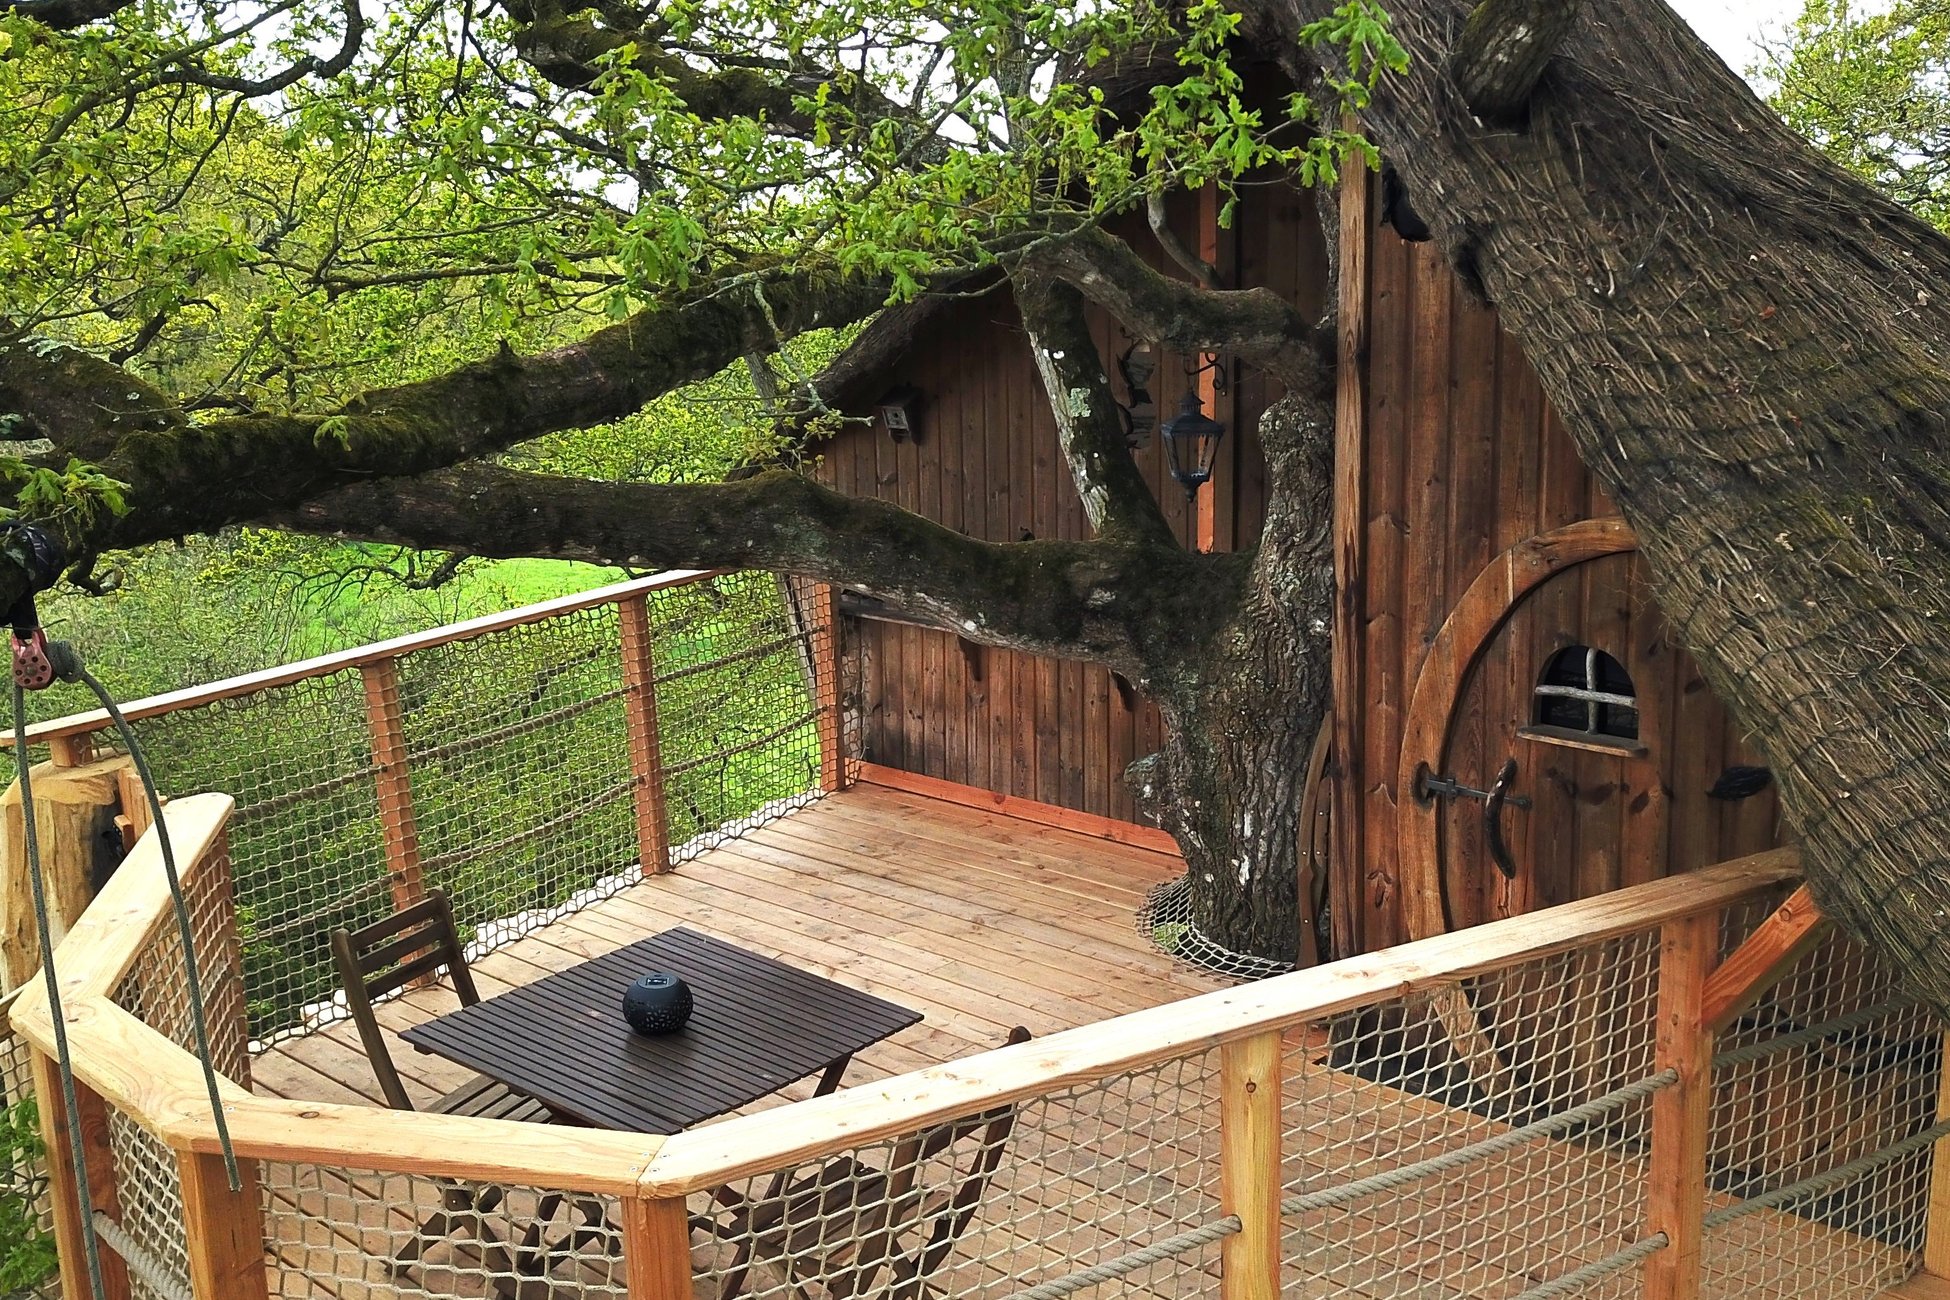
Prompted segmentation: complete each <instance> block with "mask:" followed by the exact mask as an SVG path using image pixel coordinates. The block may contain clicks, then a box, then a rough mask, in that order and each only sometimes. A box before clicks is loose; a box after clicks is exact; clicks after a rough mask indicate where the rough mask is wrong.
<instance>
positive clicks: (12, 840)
mask: <svg viewBox="0 0 1950 1300" xmlns="http://www.w3.org/2000/svg"><path fill="white" fill-rule="evenodd" d="M7 761H8V762H9V763H11V762H12V758H11V756H9V758H8V760H7ZM131 767H132V764H131V763H130V761H129V760H128V759H127V758H123V757H120V756H117V757H113V758H107V759H104V760H102V761H101V762H99V763H89V764H87V765H86V766H83V767H62V766H60V765H58V764H55V763H36V764H35V765H34V829H35V831H36V832H37V834H38V836H39V839H40V850H41V875H42V879H43V880H44V881H45V882H46V885H47V902H48V911H49V914H50V915H49V918H48V919H49V920H50V921H51V922H52V928H53V934H54V941H55V942H56V943H59V942H61V937H62V936H63V935H65V934H66V933H67V932H68V927H69V926H70V925H72V924H74V922H75V920H76V919H77V918H78V917H80V915H81V913H82V911H83V909H85V908H86V907H87V906H88V904H89V902H90V901H92V900H93V899H94V897H95V886H96V883H97V882H98V881H100V880H102V879H105V878H106V876H107V874H108V872H109V870H111V869H112V868H113V866H114V864H115V863H117V862H119V861H121V853H120V849H121V836H120V834H119V832H117V830H116V827H115V818H116V814H117V813H118V812H119V811H120V810H121V798H122V795H121V787H120V782H119V779H120V777H121V776H122V775H123V774H124V773H125V772H128V771H129V770H130V769H131ZM26 832H27V823H26V819H25V818H24V816H23V815H22V812H21V803H20V786H19V784H18V783H17V782H16V783H14V784H12V785H9V786H8V787H7V790H6V793H5V794H4V795H0V991H4V990H6V989H14V988H19V987H20V986H21V985H22V984H25V983H26V982H27V981H28V980H30V979H32V978H33V977H34V972H35V971H37V970H39V969H40V965H41V945H40V936H39V934H38V933H37V930H36V926H35V923H34V898H33V882H32V880H31V878H30V877H29V875H28V864H27V834H26Z"/></svg>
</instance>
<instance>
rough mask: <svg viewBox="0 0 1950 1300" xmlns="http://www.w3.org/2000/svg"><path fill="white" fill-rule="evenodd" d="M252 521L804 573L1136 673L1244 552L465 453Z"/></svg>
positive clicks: (503, 551)
mask: <svg viewBox="0 0 1950 1300" xmlns="http://www.w3.org/2000/svg"><path fill="white" fill-rule="evenodd" d="M263 519H264V522H267V523H270V524H272V525H274V526H277V527H282V528H290V529H293V530H296V531H301V532H309V533H324V534H331V535H339V536H349V537H358V538H364V539H367V540H374V541H390V542H397V543H400V544H403V545H413V546H428V547H437V548H440V549H444V550H465V551H468V552H470V553H472V554H475V555H482V556H493V557H509V556H541V557H546V558H557V559H571V560H584V561H588V562H591V563H597V564H612V565H619V566H623V567H628V568H633V569H654V568H671V567H692V568H741V567H742V568H760V569H771V570H775V571H779V572H787V573H802V574H807V575H809V576H812V577H817V578H821V579H823V580H826V581H829V582H836V583H840V584H843V585H846V586H849V587H854V588H857V589H859V590H861V591H865V592H868V593H869V594H871V595H874V596H877V597H879V598H881V599H883V600H886V601H888V602H890V603H892V604H894V605H897V606H899V607H900V608H902V609H905V610H909V611H912V612H915V613H923V614H928V615H932V616H935V617H938V618H944V619H949V620H952V621H953V622H954V624H955V627H956V629H957V631H958V632H960V633H961V634H962V635H964V636H966V637H968V638H969V639H970V640H974V641H981V642H984V643H987V644H990V645H1004V646H1010V647H1013V648H1016V649H1023V650H1029V651H1033V652H1036V653H1041V654H1056V655H1066V656H1072V657H1082V658H1088V659H1094V660H1098V661H1100V662H1104V663H1108V664H1110V665H1111V666H1113V667H1115V668H1118V669H1119V670H1120V671H1123V672H1125V673H1126V674H1127V675H1129V676H1132V677H1133V678H1138V677H1141V676H1142V675H1143V673H1144V668H1143V665H1142V663H1141V662H1140V660H1139V658H1138V647H1140V646H1142V645H1144V644H1146V643H1147V642H1148V641H1149V640H1150V639H1151V637H1152V635H1153V634H1152V633H1151V632H1149V631H1147V629H1150V628H1151V627H1152V626H1153V622H1152V621H1153V620H1157V622H1156V626H1157V627H1159V628H1165V627H1170V626H1172V623H1171V622H1170V620H1188V622H1185V623H1183V624H1182V625H1183V626H1190V627H1193V628H1196V627H1198V626H1200V625H1202V624H1204V623H1208V622H1211V621H1212V620H1214V619H1215V618H1216V617H1217V616H1218V614H1219V613H1220V612H1222V611H1223V610H1225V609H1226V608H1228V604H1227V602H1226V601H1224V600H1223V599H1215V593H1217V592H1219V591H1221V590H1222V589H1223V588H1224V587H1225V585H1226V583H1225V578H1224V575H1227V574H1231V573H1233V572H1235V571H1236V570H1237V569H1238V568H1239V566H1240V563H1241V561H1239V559H1238V558H1237V557H1225V556H1216V557H1215V556H1200V555H1191V554H1188V553H1186V552H1183V551H1180V550H1178V548H1176V547H1155V546H1145V545H1126V544H1120V543H1114V542H1104V541H1096V542H1062V541H1037V542H1019V543H1007V544H1004V543H995V542H984V541H978V540H976V539H974V538H970V537H967V536H965V535H963V534H961V533H959V532H956V531H955V530H953V529H951V528H946V527H944V526H942V525H941V524H938V523H935V522H933V521H932V520H928V519H924V518H922V517H921V516H919V515H916V514H912V513H910V512H908V511H905V510H902V509H900V508H899V507H898V506H894V505H891V504H889V503H887V502H884V501H875V500H867V499H862V498H857V497H849V496H845V495H842V494H841V493H838V492H835V491H833V490H831V489H830V488H826V487H823V486H821V485H820V484H818V483H815V482H812V481H811V480H808V479H806V478H803V477H800V476H798V475H796V474H791V473H788V472H785V471H779V470H774V471H770V472H768V473H764V474H759V475H756V476H753V477H750V478H746V479H742V480H739V481H737V482H731V483H711V484H698V483H686V484H662V483H611V482H597V481H592V480H587V479H567V478H556V477H551V476H547V475H540V474H529V473H522V472H519V471H515V470H510V469H506V468H503V467H501V466H496V465H478V464H477V465H464V466H458V467H456V468H453V469H447V470H442V471H439V472H437V473H433V474H427V475H422V476H420V477H418V478H411V479H389V480H386V481H383V482H378V483H372V484H367V485H364V486H359V487H350V488H344V489H341V490H339V491H336V492H332V493H329V494H327V495H325V496H323V497H320V498H318V499H317V500H314V501H309V502H306V503H304V504H303V505H300V506H297V507H294V508H289V509H283V510H277V511H271V512H267V513H266V514H265V515H264V516H263ZM1180 569H1182V570H1183V572H1179V571H1178V570H1180ZM1161 589H1162V592H1163V594H1160V592H1161ZM1178 600H1182V601H1183V602H1184V604H1185V606H1186V608H1184V609H1179V608H1178V607H1177V606H1176V605H1175V604H1173V602H1174V601H1178Z"/></svg>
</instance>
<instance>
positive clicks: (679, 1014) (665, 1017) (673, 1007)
mask: <svg viewBox="0 0 1950 1300" xmlns="http://www.w3.org/2000/svg"><path fill="white" fill-rule="evenodd" d="M690 1018H691V986H690V985H688V984H686V983H685V982H684V981H683V980H681V979H679V978H677V977H676V976H675V975H669V974H665V973H664V972H662V971H657V972H654V973H652V974H649V975H643V976H639V977H638V978H637V979H636V981H635V982H634V983H632V984H631V985H630V987H629V988H628V989H627V990H626V991H625V992H624V994H623V1019H625V1020H627V1021H629V1022H630V1028H632V1029H634V1030H636V1031H637V1032H638V1033H639V1034H674V1033H676V1032H677V1031H678V1030H680V1029H682V1028H683V1027H684V1022H685V1021H687V1020H689V1019H690Z"/></svg>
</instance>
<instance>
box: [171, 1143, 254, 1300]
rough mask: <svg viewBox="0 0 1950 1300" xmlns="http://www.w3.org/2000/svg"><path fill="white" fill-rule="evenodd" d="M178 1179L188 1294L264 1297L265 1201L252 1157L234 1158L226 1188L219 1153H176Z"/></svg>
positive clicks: (209, 1299)
mask: <svg viewBox="0 0 1950 1300" xmlns="http://www.w3.org/2000/svg"><path fill="white" fill-rule="evenodd" d="M176 1168H177V1172H178V1174H179V1175H180V1177H181V1178H182V1181H183V1229H184V1235H185V1236H186V1238H187V1239H188V1242H189V1251H190V1294H191V1295H193V1296H194V1297H196V1300H267V1297H268V1296H269V1294H270V1287H269V1282H268V1280H267V1278H266V1275H265V1268H264V1265H265V1254H264V1202H263V1198H262V1196H261V1195H260V1194H259V1192H258V1185H257V1162H256V1161H255V1160H239V1161H238V1162H237V1172H238V1173H239V1174H240V1175H242V1177H241V1178H240V1179H239V1180H238V1181H239V1182H241V1183H242V1184H243V1186H242V1187H240V1188H239V1189H238V1190H237V1191H234V1192H233V1191H231V1190H230V1180H229V1178H228V1176H227V1175H226V1174H225V1172H224V1167H223V1157H222V1156H220V1155H196V1154H191V1153H185V1154H183V1155H181V1156H179V1157H178V1158H177V1161H176Z"/></svg>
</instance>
